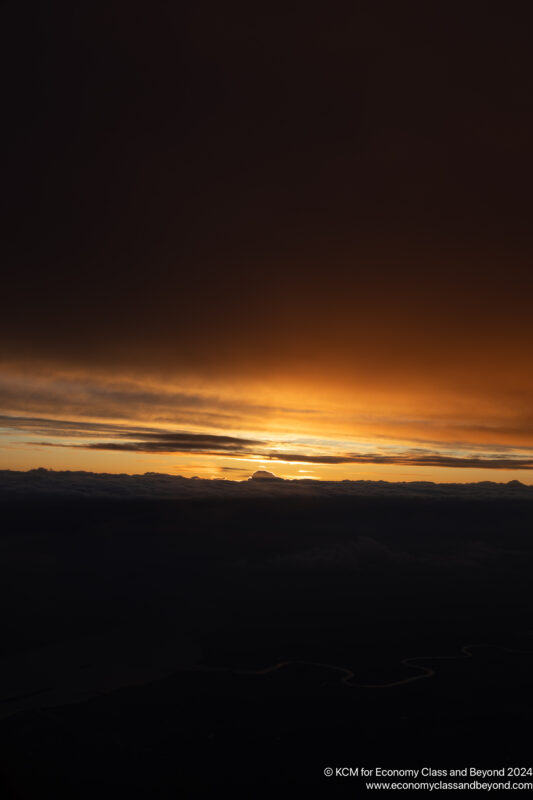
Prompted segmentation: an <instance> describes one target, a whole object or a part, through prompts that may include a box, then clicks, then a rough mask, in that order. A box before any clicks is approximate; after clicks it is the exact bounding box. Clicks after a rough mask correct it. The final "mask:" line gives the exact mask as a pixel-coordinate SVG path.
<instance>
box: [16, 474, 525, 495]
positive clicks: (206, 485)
mask: <svg viewBox="0 0 533 800" xmlns="http://www.w3.org/2000/svg"><path fill="white" fill-rule="evenodd" d="M34 496H36V497H42V498H46V497H48V496H50V497H52V496H62V497H72V498H79V499H81V498H87V499H90V498H109V499H121V498H124V499H125V498H139V499H142V498H145V499H175V500H177V499H187V498H213V499H216V498H221V499H239V498H241V499H242V498H246V497H255V496H260V497H275V498H282V497H291V496H301V497H311V498H312V497H317V498H327V497H338V498H340V497H419V498H440V497H458V498H471V499H476V498H480V499H487V498H498V497H512V498H520V499H525V500H531V501H533V487H532V486H526V485H524V484H522V483H520V482H519V481H510V482H509V483H494V482H492V481H483V482H481V483H448V484H446V483H431V482H426V481H413V482H408V483H388V482H386V481H347V480H345V481H316V480H310V479H306V480H281V479H279V480H247V481H232V480H225V479H219V480H204V479H200V478H183V477H181V476H175V475H164V474H158V473H147V474H145V475H111V474H107V475H106V474H102V473H94V472H68V471H64V472H60V471H57V472H56V471H54V470H45V469H36V470H29V471H28V472H16V471H12V470H3V471H0V498H2V499H4V500H9V499H24V498H28V497H34Z"/></svg>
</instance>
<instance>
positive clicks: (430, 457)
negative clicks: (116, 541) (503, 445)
mask: <svg viewBox="0 0 533 800" xmlns="http://www.w3.org/2000/svg"><path fill="white" fill-rule="evenodd" d="M0 427H3V428H5V429H7V430H10V431H16V432H28V433H32V434H39V435H42V436H46V437H50V439H51V440H52V439H62V440H63V441H60V442H58V441H38V442H35V441H33V442H29V444H31V445H32V446H42V447H63V448H74V449H82V450H97V451H109V452H123V453H132V454H135V453H152V454H156V455H157V454H169V453H189V454H197V455H206V456H207V455H209V456H217V455H218V456H220V455H224V456H225V457H227V458H232V457H233V458H241V457H243V456H249V457H250V458H260V459H263V460H265V461H277V462H286V463H290V464H292V463H294V464H296V463H303V464H316V465H322V466H333V465H338V464H378V465H379V464H380V465H387V466H394V465H396V466H402V467H447V468H459V469H485V470H491V469H493V470H532V469H533V457H532V456H531V455H529V454H527V453H526V454H524V453H516V454H515V455H511V454H510V453H509V451H508V450H506V451H505V452H504V453H486V454H485V453H484V454H483V455H481V456H480V455H479V454H472V453H466V454H461V455H450V454H448V453H446V452H442V451H433V450H431V451H430V450H428V449H424V448H421V447H417V448H410V449H407V450H403V451H395V452H392V453H391V452H389V453H387V452H376V451H370V452H364V453H363V452H342V451H341V449H340V444H339V445H337V450H338V451H339V452H332V451H333V450H334V449H335V443H334V442H331V443H330V446H329V452H323V451H322V452H316V450H317V447H316V446H314V445H312V444H310V445H307V447H308V451H307V452H304V451H300V452H292V451H290V450H288V451H284V450H280V449H274V450H273V449H272V442H271V441H265V440H262V439H259V438H246V437H240V436H227V435H219V434H212V433H208V432H190V431H175V430H169V429H166V428H156V427H146V426H140V425H125V424H124V425H122V424H120V423H105V422H90V421H87V422H86V421H79V420H78V421H76V420H65V419H59V420H57V419H50V418H46V417H43V418H40V417H23V416H9V415H2V416H0ZM80 439H84V440H85V441H79V440H80ZM70 440H74V441H70ZM323 449H324V448H323ZM389 449H390V448H389Z"/></svg>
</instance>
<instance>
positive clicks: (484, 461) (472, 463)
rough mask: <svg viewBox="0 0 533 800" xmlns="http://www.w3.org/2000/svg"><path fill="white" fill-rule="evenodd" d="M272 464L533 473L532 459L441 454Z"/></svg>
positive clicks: (301, 458) (290, 457)
mask: <svg viewBox="0 0 533 800" xmlns="http://www.w3.org/2000/svg"><path fill="white" fill-rule="evenodd" d="M267 458H269V459H271V460H273V461H291V462H302V463H306V464H397V465H401V466H404V467H405V466H414V467H459V468H466V469H533V458H531V457H526V458H510V457H508V456H499V455H494V456H493V457H492V458H491V457H484V458H479V457H473V456H447V455H442V454H440V453H435V454H432V455H417V454H414V453H412V452H411V451H408V452H405V453H398V454H397V455H383V454H382V453H351V454H349V455H338V456H322V455H316V456H314V455H306V454H304V453H280V452H274V453H268V454H267Z"/></svg>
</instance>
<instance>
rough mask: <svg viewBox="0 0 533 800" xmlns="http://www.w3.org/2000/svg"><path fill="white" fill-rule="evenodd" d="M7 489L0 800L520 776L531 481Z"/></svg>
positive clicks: (532, 632) (526, 693)
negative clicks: (510, 769) (439, 772)
mask: <svg viewBox="0 0 533 800" xmlns="http://www.w3.org/2000/svg"><path fill="white" fill-rule="evenodd" d="M13 475H14V473H4V474H3V476H2V480H1V482H0V497H1V499H2V520H3V524H2V533H1V539H0V541H1V568H0V569H1V575H0V597H1V603H2V612H3V613H2V618H3V620H4V626H3V632H2V640H1V648H2V654H1V655H2V657H1V661H0V668H1V670H2V675H3V678H2V692H1V699H2V703H1V706H0V752H1V767H0V772H1V779H0V780H1V782H2V783H1V784H0V786H1V788H2V792H1V797H2V798H4V797H6V798H8V797H16V798H47V797H69V798H78V797H80V798H94V797H107V796H110V797H111V796H112V797H117V798H118V797H128V798H129V797H147V798H148V797H150V798H154V797H169V798H170V797H172V798H174V797H188V796H195V795H196V794H198V795H204V796H213V797H215V796H218V794H219V792H220V791H221V790H222V788H223V787H228V786H231V787H232V790H233V791H234V792H235V791H237V789H238V787H241V788H242V789H243V792H244V794H245V795H246V796H248V797H253V796H256V795H257V794H258V793H259V791H260V790H262V789H267V790H269V789H272V790H274V788H276V789H277V790H280V789H283V788H284V787H285V788H287V787H292V790H294V787H295V786H297V785H298V784H302V785H305V786H306V787H308V788H309V789H311V788H313V789H315V790H316V791H317V792H318V793H319V794H320V793H323V794H324V795H329V794H335V793H337V792H346V791H348V793H349V794H351V796H355V795H356V794H358V793H359V792H361V793H362V794H364V793H365V789H364V786H363V785H362V781H359V780H357V779H345V780H343V779H340V778H330V779H327V778H325V777H324V776H323V770H324V768H325V767H327V766H331V767H336V766H360V765H367V766H372V767H374V766H376V765H380V766H384V767H394V766H398V767H416V766H433V767H435V768H439V767H445V768H450V767H462V766H470V765H473V766H479V767H484V768H494V767H501V766H506V765H510V766H511V765H516V766H530V763H529V758H530V744H529V735H528V734H529V731H530V730H531V722H532V709H533V705H532V699H533V698H532V688H533V686H532V677H531V675H532V672H531V668H532V666H533V617H532V610H533V598H532V593H531V588H530V580H531V566H532V555H533V543H532V541H531V533H532V521H533V490H531V489H530V488H529V487H522V486H521V485H518V484H508V485H507V486H502V485H496V484H493V485H489V484H486V485H483V484H481V485H476V486H474V487H473V488H472V489H471V490H470V491H469V490H465V489H464V488H461V487H455V488H454V487H447V488H446V487H438V486H437V487H434V488H431V485H425V488H424V485H418V489H417V488H416V485H414V484H413V485H412V484H405V485H403V486H402V485H390V486H389V488H387V484H381V485H379V484H368V485H367V487H366V489H365V486H363V485H357V484H353V486H350V485H348V484H346V485H343V486H341V485H339V488H338V491H337V490H335V488H334V487H333V488H332V489H331V491H329V492H328V491H326V488H327V486H326V487H325V486H322V487H318V488H317V487H316V484H315V485H313V484H312V483H311V482H307V483H306V484H305V485H304V484H302V485H301V486H298V487H291V486H290V484H289V486H288V488H287V482H279V485H278V484H277V483H276V484H274V482H272V484H270V483H269V485H268V486H266V485H265V486H261V487H251V486H250V484H243V485H240V484H233V485H232V487H233V488H231V490H230V488H228V489H227V490H226V487H224V486H222V488H220V485H219V484H222V482H213V483H212V485H211V486H210V485H209V484H210V482H204V481H201V482H197V483H196V484H194V482H191V481H188V482H183V479H177V480H181V483H180V484H179V485H180V486H181V487H182V489H180V491H178V492H177V493H176V497H175V498H174V499H172V498H171V497H163V496H161V494H159V495H157V493H154V496H153V497H150V496H149V492H147V493H146V496H144V497H140V498H139V499H135V497H132V496H121V497H118V496H111V495H112V494H113V493H112V492H111V493H110V496H107V497H106V496H104V494H103V493H102V491H99V490H98V491H97V490H95V489H93V492H92V494H91V492H90V491H85V490H84V491H83V492H79V493H76V492H75V491H72V486H71V484H72V483H73V484H74V485H76V480H75V479H73V478H72V476H73V475H74V474H71V477H70V478H69V481H70V483H69V487H70V488H69V489H68V490H67V488H65V487H63V490H62V489H61V486H60V485H59V484H57V480H58V479H57V474H56V476H55V478H54V480H56V483H55V484H54V485H53V486H52V481H53V476H49V478H47V477H46V476H42V480H43V481H44V482H45V484H46V487H48V490H46V491H41V490H39V491H37V490H36V488H35V485H34V484H33V483H32V482H31V480H30V478H29V477H28V479H27V484H24V481H23V480H22V479H21V478H20V477H19V479H17V480H18V483H17V486H16V487H15V489H14V488H13V485H12V484H13V481H14V479H13ZM47 480H48V483H46V481H47ZM79 480H80V481H81V478H80V479H79ZM124 480H125V481H126V485H130V484H128V479H127V478H125V479H124ZM171 480H172V479H171ZM65 481H66V479H65ZM131 481H133V479H131ZM215 484H216V485H215ZM131 485H133V484H131ZM176 485H177V484H176ZM191 485H192V488H191ZM65 486H66V484H65ZM228 486H229V484H228ZM239 486H240V487H241V488H239ZM46 487H45V488H46ZM183 487H186V488H187V487H188V488H187V491H185V490H184V489H183ZM202 487H203V488H202ZM410 487H411V488H410ZM412 487H415V488H414V489H413V488H412ZM41 488H42V487H41ZM189 488H191V491H189ZM330 488H331V487H330ZM193 490H194V491H193ZM195 492H196V494H195ZM141 494H142V493H141ZM465 646H471V647H470V648H469V647H466V649H465V650H462V649H461V648H465ZM444 656H445V657H446V658H438V657H444ZM404 659H408V661H404ZM277 664H282V666H279V668H276V669H274V667H275V666H276V665H277ZM433 673H434V674H433ZM408 679H411V680H408ZM290 791H291V790H290V788H289V793H290Z"/></svg>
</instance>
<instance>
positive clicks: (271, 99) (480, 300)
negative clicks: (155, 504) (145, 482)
mask: <svg viewBox="0 0 533 800" xmlns="http://www.w3.org/2000/svg"><path fill="white" fill-rule="evenodd" d="M465 5H468V4H460V6H459V5H456V4H453V3H440V2H436V3H414V2H412V3H410V2H407V3H402V4H398V3H396V2H394V3H393V2H382V3H375V2H359V3H350V4H346V5H336V4H327V5H324V6H322V7H321V8H320V9H319V8H318V7H316V8H315V7H313V8H308V9H306V10H305V11H302V10H296V8H294V9H291V7H289V6H288V4H285V5H284V7H281V6H280V7H276V5H275V4H268V5H267V4H262V3H254V4H235V3H229V4H220V3H206V2H194V3H192V2H191V3H187V2H185V3H183V4H175V3H154V4H150V7H149V8H148V7H147V6H146V4H140V3H136V2H129V3H126V2H116V0H112V2H106V3H101V2H94V3H87V4H71V3H66V2H65V3H60V2H53V3H50V4H47V5H46V8H45V7H44V6H43V7H40V8H37V9H34V10H32V11H31V13H29V12H28V10H27V9H26V8H25V7H22V6H21V5H20V4H17V3H15V2H7V3H5V4H4V6H3V23H4V24H3V26H2V33H1V34H0V35H1V36H2V37H3V40H2V47H1V48H0V51H1V58H2V59H3V60H4V64H3V75H4V76H6V80H5V83H6V86H5V92H4V100H3V103H4V108H5V112H6V119H7V120H8V124H7V131H6V132H7V138H8V141H7V145H6V147H5V150H4V159H5V162H6V163H5V168H4V170H3V173H4V175H5V177H4V179H3V184H4V186H3V188H4V192H3V196H4V210H3V214H2V219H3V226H4V231H3V234H2V251H3V258H2V261H3V263H4V278H3V292H2V313H1V314H0V468H3V469H16V470H27V469H31V468H34V467H46V468H50V469H75V470H80V469H83V470H90V471H98V472H126V473H143V472H167V473H171V474H181V475H185V476H193V475H198V476H200V477H218V478H220V477H226V478H228V479H235V480H241V479H243V478H246V477H247V476H248V475H250V474H251V472H253V471H254V470H255V469H257V468H261V469H263V468H264V469H269V470H270V471H272V472H274V473H275V474H277V475H280V476H282V477H290V478H306V477H307V478H309V477H311V478H318V479H327V480H336V479H339V480H342V479H354V480H358V479H361V478H364V479H376V480H400V481H403V480H406V481H407V480H431V481H446V482H448V481H454V482H455V481H457V482H469V481H482V480H495V481H508V480H513V479H518V480H521V481H523V482H524V483H533V472H532V471H531V470H532V469H533V413H532V411H531V409H532V408H533V375H532V372H531V368H530V362H531V358H530V350H531V342H532V333H533V321H532V320H533V317H532V315H531V313H530V305H531V299H530V298H531V296H532V291H531V290H532V288H533V272H532V270H531V260H532V259H531V257H532V255H533V233H532V228H531V199H530V198H531V185H532V177H533V176H532V173H533V154H532V150H531V146H530V143H531V140H532V134H533V63H532V62H533V52H532V51H531V47H530V41H531V34H532V30H531V28H532V24H531V20H530V19H529V15H527V13H526V11H524V10H523V9H519V7H518V6H516V7H515V6H512V5H508V4H507V5H506V6H505V7H504V6H503V5H502V4H498V5H496V4H494V5H493V4H490V3H486V4H484V7H483V9H482V11H480V10H479V9H474V4H472V5H471V6H468V7H466V8H465ZM73 6H75V7H73Z"/></svg>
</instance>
